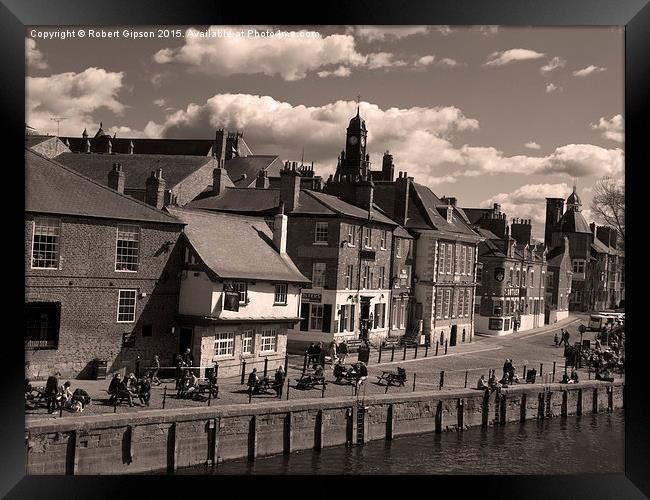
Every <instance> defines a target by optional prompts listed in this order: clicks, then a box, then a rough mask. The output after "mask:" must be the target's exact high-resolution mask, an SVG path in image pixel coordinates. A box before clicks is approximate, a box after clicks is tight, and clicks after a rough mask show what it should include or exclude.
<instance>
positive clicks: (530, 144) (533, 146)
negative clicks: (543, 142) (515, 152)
mask: <svg viewBox="0 0 650 500" xmlns="http://www.w3.org/2000/svg"><path fill="white" fill-rule="evenodd" d="M524 147H525V148H528V149H541V148H542V147H541V146H540V145H539V144H537V143H536V142H532V141H531V142H527V143H526V144H524Z"/></svg>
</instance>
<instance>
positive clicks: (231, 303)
mask: <svg viewBox="0 0 650 500" xmlns="http://www.w3.org/2000/svg"><path fill="white" fill-rule="evenodd" d="M223 310H224V311H239V292H223Z"/></svg>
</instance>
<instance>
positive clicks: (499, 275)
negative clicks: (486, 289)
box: [494, 267, 506, 283]
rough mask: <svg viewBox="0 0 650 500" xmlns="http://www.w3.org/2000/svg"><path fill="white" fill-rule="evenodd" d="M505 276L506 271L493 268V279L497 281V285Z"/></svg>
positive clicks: (500, 268) (501, 268)
mask: <svg viewBox="0 0 650 500" xmlns="http://www.w3.org/2000/svg"><path fill="white" fill-rule="evenodd" d="M505 275H506V270H505V268H503V267H495V268H494V279H495V280H497V281H498V282H499V283H500V282H502V281H503V278H504V277H505Z"/></svg>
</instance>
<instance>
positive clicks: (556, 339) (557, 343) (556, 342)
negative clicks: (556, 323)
mask: <svg viewBox="0 0 650 500" xmlns="http://www.w3.org/2000/svg"><path fill="white" fill-rule="evenodd" d="M553 343H554V344H555V347H557V346H558V345H559V341H558V338H557V332H555V333H554V334H553Z"/></svg>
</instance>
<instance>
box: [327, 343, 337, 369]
mask: <svg viewBox="0 0 650 500" xmlns="http://www.w3.org/2000/svg"><path fill="white" fill-rule="evenodd" d="M329 351H330V358H331V360H332V368H334V364H335V363H336V340H334V339H332V341H331V342H330V345H329Z"/></svg>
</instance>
